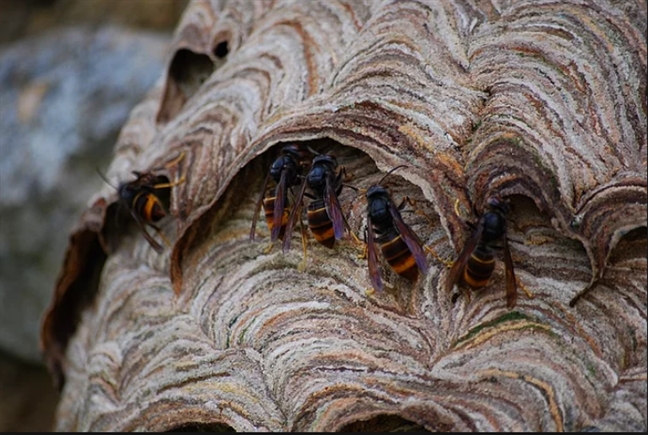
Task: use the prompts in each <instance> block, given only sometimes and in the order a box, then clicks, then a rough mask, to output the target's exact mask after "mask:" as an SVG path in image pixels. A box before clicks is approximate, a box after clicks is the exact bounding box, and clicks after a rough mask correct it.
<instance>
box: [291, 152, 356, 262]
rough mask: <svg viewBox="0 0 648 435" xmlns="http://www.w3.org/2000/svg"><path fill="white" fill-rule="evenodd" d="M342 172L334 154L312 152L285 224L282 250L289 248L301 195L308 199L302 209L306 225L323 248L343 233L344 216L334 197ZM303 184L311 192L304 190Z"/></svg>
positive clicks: (336, 198)
mask: <svg viewBox="0 0 648 435" xmlns="http://www.w3.org/2000/svg"><path fill="white" fill-rule="evenodd" d="M343 176H344V168H342V169H341V170H338V164H337V159H336V158H335V157H334V156H332V155H330V154H324V155H318V156H315V158H314V159H313V163H312V165H311V169H310V171H308V174H307V175H306V182H305V183H304V184H302V188H301V189H300V191H299V194H298V196H297V200H296V201H295V206H294V208H293V210H292V211H291V213H290V218H289V219H288V224H287V225H286V237H285V238H284V241H283V249H284V252H285V251H287V250H289V249H290V239H291V237H290V236H291V234H292V228H293V227H294V224H295V218H296V217H297V216H299V215H300V214H301V213H300V212H301V204H302V201H303V199H304V196H307V197H308V198H310V199H311V202H310V203H309V204H308V206H307V209H306V211H307V220H308V227H309V228H310V230H311V232H312V233H313V236H314V237H315V240H317V241H318V242H319V243H321V244H322V245H324V246H326V247H327V248H333V246H334V245H335V241H336V240H340V239H341V238H342V237H343V236H344V226H345V223H346V220H345V218H344V214H343V213H342V208H341V207H340V201H339V199H338V196H339V195H340V192H341V191H342V187H343V184H342V178H343ZM307 187H308V188H309V189H310V190H311V192H312V193H308V192H306V188H307Z"/></svg>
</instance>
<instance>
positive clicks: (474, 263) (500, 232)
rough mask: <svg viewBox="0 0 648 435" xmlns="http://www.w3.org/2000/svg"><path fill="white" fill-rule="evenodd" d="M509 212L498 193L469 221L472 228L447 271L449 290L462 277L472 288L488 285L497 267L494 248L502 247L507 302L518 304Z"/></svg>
mask: <svg viewBox="0 0 648 435" xmlns="http://www.w3.org/2000/svg"><path fill="white" fill-rule="evenodd" d="M508 213H509V205H508V203H506V202H504V201H503V200H502V199H501V198H499V197H498V196H491V197H490V198H488V200H487V201H486V207H485V211H484V212H483V213H482V214H481V216H480V217H479V220H478V221H477V224H476V225H473V224H472V223H468V225H469V226H471V227H472V230H473V232H472V235H471V236H470V238H469V239H468V241H466V244H465V245H464V247H463V249H462V250H461V253H460V254H459V257H458V258H457V261H455V262H454V264H453V265H452V268H451V269H450V272H449V273H448V279H447V281H446V291H448V292H451V291H452V289H453V287H454V286H455V284H457V283H458V282H460V281H462V282H465V283H466V284H467V285H468V286H469V287H471V288H472V289H473V290H478V289H480V288H482V287H484V286H486V285H487V284H488V282H489V280H490V278H491V275H492V274H493V270H494V269H495V252H496V251H497V250H503V254H504V267H505V275H506V305H507V306H508V308H513V307H514V306H515V303H516V300H517V285H516V280H515V271H514V269H513V260H512V259H511V251H510V250H509V246H508V238H507V236H506V215H507V214H508Z"/></svg>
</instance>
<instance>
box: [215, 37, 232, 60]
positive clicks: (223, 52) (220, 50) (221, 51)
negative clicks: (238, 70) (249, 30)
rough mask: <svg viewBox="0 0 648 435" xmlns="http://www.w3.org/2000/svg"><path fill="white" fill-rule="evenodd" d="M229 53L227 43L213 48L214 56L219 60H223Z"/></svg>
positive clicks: (224, 42) (223, 42) (220, 43)
mask: <svg viewBox="0 0 648 435" xmlns="http://www.w3.org/2000/svg"><path fill="white" fill-rule="evenodd" d="M228 53H229V45H228V42H227V41H222V42H219V43H218V44H217V45H216V48H214V56H216V57H217V58H219V59H223V58H225V56H227V55H228Z"/></svg>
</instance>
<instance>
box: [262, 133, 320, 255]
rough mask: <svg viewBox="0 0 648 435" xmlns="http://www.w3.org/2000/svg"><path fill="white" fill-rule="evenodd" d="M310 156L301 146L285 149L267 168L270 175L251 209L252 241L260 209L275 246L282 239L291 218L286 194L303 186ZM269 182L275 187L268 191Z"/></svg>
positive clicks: (293, 145) (309, 152) (294, 144)
mask: <svg viewBox="0 0 648 435" xmlns="http://www.w3.org/2000/svg"><path fill="white" fill-rule="evenodd" d="M312 156H313V154H312V152H311V151H310V150H309V149H308V147H306V146H304V145H303V144H300V143H293V144H288V145H284V146H283V147H282V148H281V154H280V155H279V157H277V158H276V159H275V161H274V162H273V163H272V166H270V171H269V172H268V175H267V176H266V178H265V181H264V183H263V188H262V189H261V195H260V196H259V200H258V201H257V204H256V207H255V209H254V216H253V217H252V228H251V229H250V239H251V240H254V235H255V232H256V221H257V217H258V215H259V211H260V210H261V205H263V210H264V214H265V219H266V223H267V224H268V228H269V229H270V239H271V240H272V241H273V242H274V241H276V240H277V239H281V238H283V236H284V232H285V230H286V224H287V223H288V217H289V214H290V201H289V199H288V191H289V190H290V189H292V187H294V186H297V185H299V184H300V183H302V181H301V180H302V178H304V175H303V174H304V172H305V171H306V170H307V168H308V167H310V163H311V159H312ZM270 179H272V180H273V181H274V182H275V184H276V186H275V188H274V189H268V183H269V181H270Z"/></svg>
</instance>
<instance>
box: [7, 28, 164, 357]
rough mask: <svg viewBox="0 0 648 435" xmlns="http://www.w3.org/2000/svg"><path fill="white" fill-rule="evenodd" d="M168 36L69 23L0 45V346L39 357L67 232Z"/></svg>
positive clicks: (155, 74)
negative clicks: (42, 325)
mask: <svg viewBox="0 0 648 435" xmlns="http://www.w3.org/2000/svg"><path fill="white" fill-rule="evenodd" d="M170 37H171V35H170V34H159V33H152V32H134V31H130V30H126V29H124V28H119V27H104V28H85V27H83V28H81V27H75V28H67V29H59V30H55V31H51V32H47V33H44V34H42V35H40V36H37V37H34V38H31V39H28V40H23V41H20V42H16V43H14V44H10V45H5V46H2V47H0V50H1V51H0V155H1V156H2V159H0V349H2V350H5V351H7V352H9V353H11V354H13V355H16V356H18V357H20V358H23V359H26V360H28V361H32V362H40V361H41V356H40V351H39V349H38V335H39V325H40V319H41V315H42V312H43V310H44V309H45V307H46V305H47V303H48V302H49V300H50V298H51V294H52V291H53V289H54V284H55V281H56V277H57V273H58V271H59V269H60V267H61V264H62V261H63V254H64V250H65V246H66V245H67V238H68V233H69V231H70V229H71V227H72V225H73V224H74V223H75V222H76V220H77V219H78V216H79V215H80V213H81V211H82V210H83V208H85V207H86V205H87V201H88V199H89V197H90V195H91V194H92V193H94V192H96V191H97V190H98V189H99V188H100V187H101V183H103V181H102V179H101V177H100V176H99V175H98V174H97V171H96V168H105V167H106V165H107V163H108V161H109V160H110V157H111V154H112V148H113V145H114V143H115V141H116V138H117V135H118V133H119V130H120V129H121V127H122V125H123V123H124V122H125V120H126V119H127V117H128V115H129V113H130V111H131V109H132V108H133V106H134V105H135V104H137V103H138V102H139V101H140V100H141V99H142V98H143V96H144V94H145V93H146V91H147V90H148V89H149V88H150V87H151V86H152V84H153V83H154V82H155V81H156V80H157V79H158V78H159V76H160V74H161V72H162V71H163V70H164V62H165V59H166V55H167V52H166V49H167V44H168V42H169V40H170Z"/></svg>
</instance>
